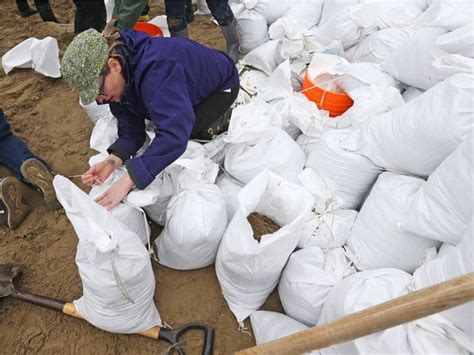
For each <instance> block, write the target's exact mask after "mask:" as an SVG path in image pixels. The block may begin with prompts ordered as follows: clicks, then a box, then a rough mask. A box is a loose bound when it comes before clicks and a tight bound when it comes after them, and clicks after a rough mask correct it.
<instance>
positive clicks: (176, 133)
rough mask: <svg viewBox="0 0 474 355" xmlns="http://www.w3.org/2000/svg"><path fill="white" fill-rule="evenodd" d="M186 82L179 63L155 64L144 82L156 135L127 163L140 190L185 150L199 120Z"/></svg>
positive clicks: (144, 94) (128, 169)
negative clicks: (195, 123)
mask: <svg viewBox="0 0 474 355" xmlns="http://www.w3.org/2000/svg"><path fill="white" fill-rule="evenodd" d="M186 83H187V79H186V76H185V72H184V68H183V67H182V65H181V64H179V63H176V62H165V63H163V62H160V63H156V64H155V65H154V66H153V67H152V68H150V70H148V71H147V74H146V78H145V79H144V80H143V82H142V85H141V92H142V100H143V103H144V105H145V107H146V108H147V110H148V112H149V114H150V119H151V120H152V122H153V123H154V124H155V127H156V129H155V134H156V136H155V139H154V140H153V141H152V143H151V144H150V146H149V147H148V148H147V149H146V150H145V152H144V153H143V155H142V156H140V157H136V158H133V159H131V160H129V161H128V162H127V164H126V167H127V171H128V172H129V174H130V177H131V178H132V180H133V182H134V183H135V185H136V186H137V187H138V188H139V189H144V188H145V187H147V186H148V185H149V184H150V183H151V182H152V181H153V180H154V179H155V177H156V176H157V175H158V174H159V173H160V172H161V171H162V170H163V169H165V168H166V167H167V166H168V165H170V164H171V163H173V162H174V161H175V160H176V159H178V158H179V157H180V156H181V155H182V154H183V153H184V151H185V150H186V147H187V144H188V140H189V137H190V135H191V131H192V127H193V125H194V121H195V119H196V118H195V115H194V109H193V106H192V103H191V99H190V97H189V93H188V88H187V85H186ZM160 84H161V85H160ZM157 86H158V87H157Z"/></svg>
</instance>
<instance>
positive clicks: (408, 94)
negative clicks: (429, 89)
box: [402, 86, 425, 102]
mask: <svg viewBox="0 0 474 355" xmlns="http://www.w3.org/2000/svg"><path fill="white" fill-rule="evenodd" d="M424 92H425V91H424V90H421V89H418V88H416V87H414V86H409V87H407V88H406V89H405V90H404V91H403V94H402V97H403V100H405V102H409V101H411V100H413V99H416V98H417V97H418V96H420V95H421V94H423V93H424Z"/></svg>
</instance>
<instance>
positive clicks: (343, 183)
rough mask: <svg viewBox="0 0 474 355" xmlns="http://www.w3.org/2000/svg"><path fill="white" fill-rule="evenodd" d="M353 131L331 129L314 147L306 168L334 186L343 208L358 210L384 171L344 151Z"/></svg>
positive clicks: (362, 157)
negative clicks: (346, 141) (344, 145)
mask: <svg viewBox="0 0 474 355" xmlns="http://www.w3.org/2000/svg"><path fill="white" fill-rule="evenodd" d="M350 134H351V131H350V130H347V129H345V130H344V129H338V130H331V131H328V132H326V133H325V134H323V136H322V137H321V139H320V140H319V141H318V142H317V143H316V144H315V145H314V147H313V151H312V152H311V153H310V155H309V156H308V159H307V160H306V163H305V166H306V167H310V168H312V169H313V170H314V171H315V172H316V173H318V174H319V175H321V176H323V177H324V178H326V179H329V180H332V181H333V182H334V184H335V196H336V197H337V198H338V199H339V200H340V201H341V202H340V204H339V206H340V208H343V209H357V208H358V207H359V205H360V204H361V202H362V199H363V197H364V195H365V194H366V193H367V192H368V191H369V190H370V187H371V186H372V184H373V183H374V182H375V180H376V179H377V176H378V175H379V174H380V172H381V170H382V169H381V168H380V167H379V166H377V165H375V164H374V163H373V162H372V161H370V160H369V159H367V158H366V157H364V156H362V155H359V154H357V153H352V152H349V151H347V150H345V149H343V143H344V141H345V140H346V139H347V137H349V135H350Z"/></svg>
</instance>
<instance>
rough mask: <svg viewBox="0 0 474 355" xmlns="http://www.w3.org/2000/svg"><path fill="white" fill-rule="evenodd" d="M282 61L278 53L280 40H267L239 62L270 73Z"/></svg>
mask: <svg viewBox="0 0 474 355" xmlns="http://www.w3.org/2000/svg"><path fill="white" fill-rule="evenodd" d="M283 61H284V58H283V57H282V56H281V53H280V42H279V41H273V40H269V41H266V42H265V43H263V44H261V45H259V46H258V47H256V48H254V49H252V50H251V51H250V52H249V53H247V54H246V55H245V57H243V58H242V60H241V63H242V64H243V65H248V66H250V67H252V68H255V69H258V70H261V71H263V72H264V73H265V74H267V75H270V74H271V73H273V71H274V70H275V68H276V67H277V66H279V65H280V64H281V63H283Z"/></svg>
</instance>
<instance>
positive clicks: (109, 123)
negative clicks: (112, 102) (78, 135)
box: [87, 104, 118, 153]
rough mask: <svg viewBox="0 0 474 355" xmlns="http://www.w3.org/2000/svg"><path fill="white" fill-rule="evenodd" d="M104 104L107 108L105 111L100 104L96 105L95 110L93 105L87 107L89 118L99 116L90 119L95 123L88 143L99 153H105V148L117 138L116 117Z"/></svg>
mask: <svg viewBox="0 0 474 355" xmlns="http://www.w3.org/2000/svg"><path fill="white" fill-rule="evenodd" d="M91 105H92V104H91ZM89 106H90V105H89ZM106 106H107V110H105V111H101V109H102V106H97V108H98V110H96V109H95V108H94V107H88V108H87V112H88V114H89V113H90V115H89V118H91V120H93V119H95V118H97V117H99V118H98V120H97V121H95V122H94V121H92V122H93V123H95V126H94V128H93V129H92V133H91V138H90V140H89V144H90V147H91V148H92V149H95V150H97V151H98V152H101V153H107V149H108V148H109V147H110V146H111V145H112V144H113V143H114V142H115V141H116V140H117V138H118V123H117V118H115V117H114V116H113V115H112V113H111V112H110V110H109V109H108V105H106ZM92 111H94V112H92ZM96 114H97V115H96ZM100 116H101V117H100Z"/></svg>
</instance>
